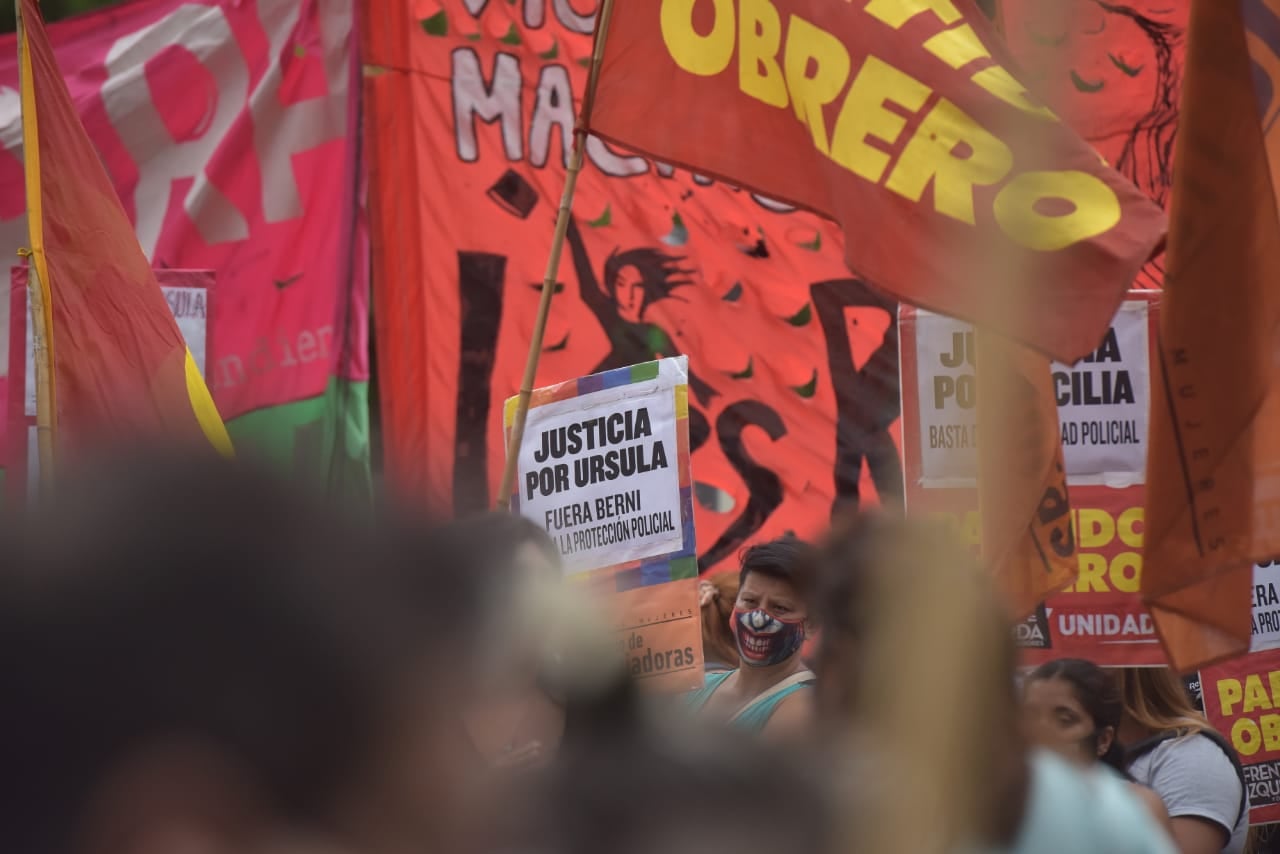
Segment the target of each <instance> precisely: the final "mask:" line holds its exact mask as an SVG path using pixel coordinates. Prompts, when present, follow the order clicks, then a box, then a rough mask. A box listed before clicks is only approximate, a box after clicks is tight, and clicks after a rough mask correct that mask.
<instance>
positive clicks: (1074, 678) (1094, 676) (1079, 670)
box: [1027, 658, 1124, 773]
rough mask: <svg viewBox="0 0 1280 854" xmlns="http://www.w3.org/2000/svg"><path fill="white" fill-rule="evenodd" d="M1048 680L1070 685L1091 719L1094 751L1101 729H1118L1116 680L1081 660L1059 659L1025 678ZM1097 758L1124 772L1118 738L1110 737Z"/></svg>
mask: <svg viewBox="0 0 1280 854" xmlns="http://www.w3.org/2000/svg"><path fill="white" fill-rule="evenodd" d="M1049 679H1061V680H1062V681H1064V682H1067V683H1068V684H1070V685H1071V690H1072V691H1073V692H1074V693H1075V695H1076V699H1077V700H1078V701H1079V702H1080V705H1081V706H1083V707H1084V710H1085V712H1086V713H1087V714H1088V715H1089V717H1090V718H1092V719H1093V740H1094V749H1095V750H1096V749H1097V742H1098V737H1099V736H1100V735H1101V733H1102V731H1103V730H1104V729H1106V728H1107V727H1111V728H1112V729H1113V730H1118V729H1119V728H1120V717H1121V716H1122V715H1123V714H1124V699H1123V698H1122V697H1121V695H1120V687H1119V686H1118V685H1117V684H1116V680H1115V679H1113V678H1111V676H1110V675H1109V674H1108V673H1107V672H1106V671H1105V670H1103V669H1102V668H1101V667H1099V666H1098V665H1096V664H1094V663H1093V662H1092V661H1085V660H1084V659H1082V658H1059V659H1056V660H1054V661H1050V662H1049V663H1047V664H1042V665H1040V666H1039V667H1037V668H1036V669H1035V670H1033V671H1032V672H1031V675H1029V676H1028V677H1027V682H1042V681H1047V680H1049ZM1098 758H1099V759H1100V760H1101V761H1102V762H1103V763H1104V764H1106V765H1110V766H1111V767H1112V768H1115V769H1116V770H1117V771H1120V772H1122V773H1123V772H1124V750H1123V749H1122V748H1121V747H1120V742H1119V739H1117V738H1114V737H1113V738H1112V739H1111V745H1110V746H1109V747H1108V748H1107V751H1106V753H1104V754H1102V756H1100V757H1098Z"/></svg>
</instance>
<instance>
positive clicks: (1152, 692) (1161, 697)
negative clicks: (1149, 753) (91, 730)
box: [1120, 667, 1209, 735]
mask: <svg viewBox="0 0 1280 854" xmlns="http://www.w3.org/2000/svg"><path fill="white" fill-rule="evenodd" d="M1120 693H1121V696H1122V697H1123V698H1124V711H1125V714H1126V715H1128V717H1129V719H1130V720H1132V721H1133V722H1134V723H1136V724H1137V725H1138V726H1140V727H1142V728H1143V729H1146V730H1150V731H1151V732H1153V733H1159V732H1170V731H1176V732H1179V733H1181V734H1182V735H1191V734H1192V733H1199V732H1204V731H1205V730H1207V729H1208V728H1209V722H1208V721H1206V720H1205V718H1204V715H1202V714H1200V713H1199V712H1198V711H1196V709H1195V707H1194V706H1192V705H1191V698H1190V697H1189V696H1188V695H1187V689H1186V686H1185V685H1183V684H1182V680H1181V679H1179V678H1178V677H1177V676H1176V675H1175V674H1174V672H1173V671H1172V670H1170V669H1169V668H1167V667H1127V668H1125V669H1123V670H1121V671H1120Z"/></svg>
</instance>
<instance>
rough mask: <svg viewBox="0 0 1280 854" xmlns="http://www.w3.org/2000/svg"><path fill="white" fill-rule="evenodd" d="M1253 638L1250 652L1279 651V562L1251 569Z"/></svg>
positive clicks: (1275, 561)
mask: <svg viewBox="0 0 1280 854" xmlns="http://www.w3.org/2000/svg"><path fill="white" fill-rule="evenodd" d="M1250 600H1251V604H1252V605H1253V637H1252V640H1251V642H1250V644H1249V651H1250V652H1260V651H1261V650H1264V649H1280V560H1273V561H1271V562H1269V563H1260V564H1258V565H1257V566H1255V567H1254V568H1253V594H1252V596H1251V597H1250Z"/></svg>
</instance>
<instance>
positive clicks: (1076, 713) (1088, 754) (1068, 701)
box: [1022, 658, 1172, 834]
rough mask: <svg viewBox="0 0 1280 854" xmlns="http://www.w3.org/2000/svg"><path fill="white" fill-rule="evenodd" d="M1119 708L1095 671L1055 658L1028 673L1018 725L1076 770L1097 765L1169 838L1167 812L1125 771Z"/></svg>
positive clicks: (1110, 683)
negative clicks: (1121, 782) (1125, 787)
mask: <svg viewBox="0 0 1280 854" xmlns="http://www.w3.org/2000/svg"><path fill="white" fill-rule="evenodd" d="M1123 715H1124V702H1123V701H1122V699H1121V697H1120V689H1119V687H1118V686H1117V685H1116V683H1115V680H1114V679H1112V678H1111V677H1110V676H1109V675H1108V674H1107V673H1106V672H1105V671H1104V670H1103V669H1102V668H1101V667H1098V666H1097V665H1096V664H1094V663H1093V662H1091V661H1085V660H1083V659H1080V658H1060V659H1058V660H1056V661H1050V662H1049V663H1048V664H1043V665H1041V666H1040V667H1038V668H1036V669H1035V670H1034V671H1032V673H1031V675H1029V676H1028V677H1027V679H1026V681H1025V683H1024V684H1023V691H1022V720H1023V725H1024V728H1025V730H1026V733H1027V735H1028V736H1029V738H1030V740H1031V742H1032V744H1034V745H1036V746H1038V747H1043V748H1045V749H1047V750H1052V751H1053V752H1054V753H1057V754H1058V755H1059V756H1061V757H1063V758H1064V759H1067V760H1070V761H1071V762H1074V763H1075V764H1077V765H1080V766H1084V767H1089V766H1096V765H1099V764H1101V765H1103V766H1106V767H1108V768H1111V769H1112V770H1113V771H1114V772H1115V773H1117V774H1119V775H1121V776H1122V777H1124V779H1126V780H1128V781H1129V782H1130V784H1131V788H1132V791H1133V793H1134V794H1135V795H1137V796H1138V797H1139V798H1140V799H1141V800H1142V802H1143V803H1144V804H1145V805H1146V807H1147V809H1148V810H1149V811H1150V812H1151V815H1152V816H1153V817H1154V818H1155V819H1156V821H1157V822H1159V823H1160V825H1161V826H1163V827H1164V828H1165V830H1166V831H1167V832H1169V833H1170V834H1172V826H1171V825H1170V823H1169V812H1168V810H1166V809H1165V806H1164V801H1162V800H1161V799H1160V796H1159V795H1157V794H1156V793H1155V792H1154V791H1153V790H1152V789H1149V788H1147V787H1146V786H1142V785H1139V784H1137V783H1135V782H1133V779H1132V778H1131V777H1130V776H1129V774H1128V772H1126V771H1125V755H1124V750H1123V749H1121V747H1120V742H1119V741H1118V740H1117V738H1116V732H1117V731H1118V730H1119V729H1120V719H1121V718H1122V717H1123Z"/></svg>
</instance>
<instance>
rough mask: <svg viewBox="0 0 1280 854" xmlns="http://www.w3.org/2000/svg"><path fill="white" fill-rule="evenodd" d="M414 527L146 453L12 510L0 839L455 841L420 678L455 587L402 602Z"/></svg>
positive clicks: (217, 844)
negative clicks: (365, 517) (426, 605)
mask: <svg viewBox="0 0 1280 854" xmlns="http://www.w3.org/2000/svg"><path fill="white" fill-rule="evenodd" d="M411 540H412V537H411V536H410V535H409V532H407V531H400V530H399V529H398V528H395V526H388V528H387V529H386V530H383V531H381V532H379V534H378V536H373V535H372V532H371V531H370V530H368V529H367V527H362V526H361V524H359V523H357V522H356V521H354V518H353V516H352V515H351V514H344V513H342V512H340V511H339V510H338V509H330V508H322V507H320V506H317V505H316V504H315V503H313V502H312V501H309V500H307V499H306V498H305V497H303V496H302V495H300V494H299V493H298V492H297V491H295V490H292V489H290V488H288V487H287V486H285V485H283V484H282V483H280V482H278V481H276V480H275V479H273V478H271V477H268V476H266V475H264V474H261V473H259V472H256V471H253V470H251V469H248V468H247V467H246V466H244V465H233V464H228V463H226V462H225V461H222V460H212V459H207V458H204V457H191V456H186V455H183V454H181V453H179V452H176V451H172V452H171V451H168V450H165V449H162V448H158V447H149V448H147V449H145V451H136V449H120V450H118V451H117V452H116V453H115V454H114V455H113V456H112V457H111V458H109V459H105V460H102V461H99V462H97V463H95V464H90V465H86V466H85V467H83V468H81V469H80V470H79V471H77V472H75V473H72V474H71V475H70V476H69V477H67V478H65V479H61V480H60V481H59V483H58V484H57V492H56V499H55V500H52V501H50V502H49V503H47V504H42V505H41V506H38V507H34V508H32V509H31V510H30V512H29V513H27V514H25V515H23V516H16V515H13V514H10V515H9V516H8V517H7V518H6V519H5V521H4V529H3V531H2V532H0V554H3V556H4V558H3V561H0V674H3V678H4V688H5V699H4V702H3V703H0V739H2V740H3V750H0V754H2V755H3V756H4V757H5V761H4V765H3V767H4V773H5V774H7V775H8V782H7V784H6V785H5V786H4V787H3V788H4V791H5V796H4V798H2V799H0V828H3V830H2V831H0V834H3V839H4V843H3V847H4V849H5V850H6V851H12V852H15V854H16V852H23V854H181V853H182V852H200V854H243V852H254V854H275V852H290V854H298V852H305V854H315V852H325V854H408V852H420V851H423V850H427V848H428V847H429V846H432V845H438V846H440V847H441V849H440V850H465V846H464V843H465V834H464V831H465V828H463V827H461V826H460V825H459V824H458V821H459V816H460V814H461V813H460V811H459V809H458V808H457V807H458V805H457V804H456V802H455V797H454V791H453V787H452V786H451V784H450V778H451V776H452V771H453V769H454V768H455V767H457V763H458V757H457V756H456V745H455V744H453V743H452V741H451V739H450V738H448V737H446V736H447V731H446V730H445V729H444V728H442V727H440V726H438V724H439V723H440V722H441V721H442V720H443V719H444V713H443V710H442V709H441V708H440V705H441V703H440V698H439V692H433V691H427V690H422V688H421V686H423V685H426V684H431V685H435V684H438V683H441V682H443V683H449V682H451V681H453V680H454V679H455V678H456V676H455V674H453V673H452V672H451V670H450V667H451V662H452V661H453V660H454V659H455V651H454V650H452V648H451V647H452V637H453V635H454V633H455V629H454V627H451V625H450V623H451V621H453V620H455V619H459V618H461V617H460V616H459V617H455V616H453V615H460V612H461V611H463V610H464V609H463V608H462V607H460V606H461V605H462V604H463V600H462V599H461V598H459V592H460V591H459V590H458V589H457V588H456V587H455V586H453V585H451V584H450V577H449V576H448V575H447V574H443V573H442V574H439V575H438V576H437V585H436V590H437V601H438V603H439V605H440V610H441V612H442V614H443V615H444V617H443V618H442V619H441V620H439V621H438V622H437V623H436V624H434V625H430V626H424V625H423V624H422V623H421V622H420V621H418V620H417V619H416V617H417V614H416V613H411V612H409V611H407V610H406V609H404V608H402V607H401V606H400V604H399V602H400V599H401V598H402V597H401V596H400V591H401V589H402V584H401V581H400V578H401V577H402V575H403V573H405V572H406V571H407V567H405V566H404V562H405V560H406V559H408V558H410V557H414V556H416V554H417V550H416V547H414V548H410V545H411ZM415 569H418V568H415ZM419 571H420V569H419Z"/></svg>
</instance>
